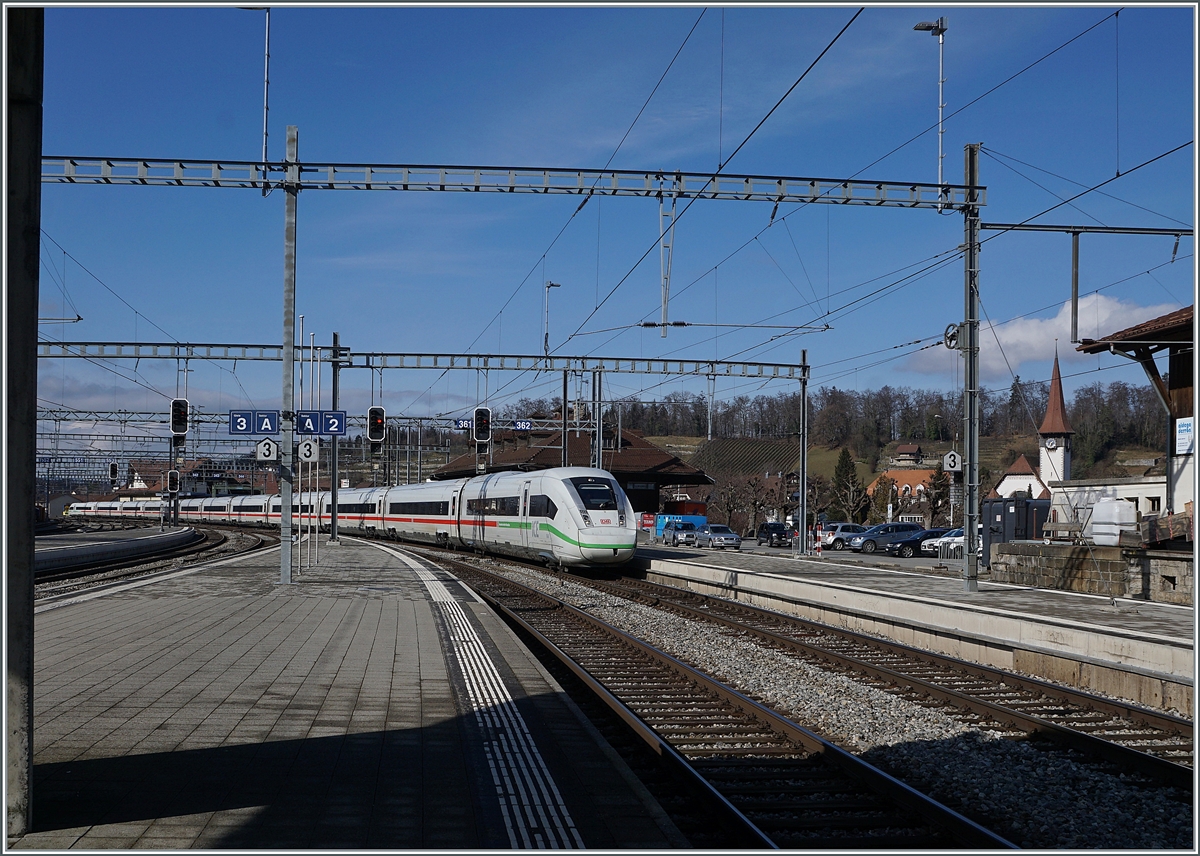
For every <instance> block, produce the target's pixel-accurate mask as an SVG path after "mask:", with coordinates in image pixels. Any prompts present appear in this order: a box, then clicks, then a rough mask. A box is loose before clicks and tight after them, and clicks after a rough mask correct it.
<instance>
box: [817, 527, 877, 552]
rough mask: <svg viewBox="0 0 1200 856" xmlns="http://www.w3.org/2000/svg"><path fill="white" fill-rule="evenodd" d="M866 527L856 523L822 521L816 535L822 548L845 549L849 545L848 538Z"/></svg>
mask: <svg viewBox="0 0 1200 856" xmlns="http://www.w3.org/2000/svg"><path fill="white" fill-rule="evenodd" d="M866 531H867V527H865V526H859V525H858V524H857V523H823V524H821V532H820V534H819V535H818V537H819V538H820V539H821V549H822V550H845V549H846V547H848V546H849V545H850V538H851V537H852V536H854V535H858V534H860V533H862V532H866Z"/></svg>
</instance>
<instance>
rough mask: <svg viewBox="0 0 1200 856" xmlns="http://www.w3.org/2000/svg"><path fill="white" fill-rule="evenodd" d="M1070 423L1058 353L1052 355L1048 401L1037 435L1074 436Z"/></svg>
mask: <svg viewBox="0 0 1200 856" xmlns="http://www.w3.org/2000/svg"><path fill="white" fill-rule="evenodd" d="M1074 433H1075V432H1074V431H1072V430H1071V423H1070V422H1069V421H1068V420H1067V405H1066V402H1064V401H1063V391H1062V376H1061V375H1059V373H1058V353H1057V351H1056V352H1055V354H1054V373H1053V374H1052V375H1051V376H1050V400H1049V401H1048V402H1046V418H1045V419H1043V420H1042V427H1041V428H1039V429H1038V434H1039V435H1040V436H1042V437H1046V436H1049V435H1058V436H1066V435H1068V434H1074Z"/></svg>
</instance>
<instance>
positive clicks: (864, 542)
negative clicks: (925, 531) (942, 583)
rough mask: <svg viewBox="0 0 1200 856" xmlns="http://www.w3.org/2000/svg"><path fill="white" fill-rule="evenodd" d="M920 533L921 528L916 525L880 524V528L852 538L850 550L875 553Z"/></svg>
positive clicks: (872, 528) (874, 527)
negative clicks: (881, 548) (894, 542)
mask: <svg viewBox="0 0 1200 856" xmlns="http://www.w3.org/2000/svg"><path fill="white" fill-rule="evenodd" d="M920 531H921V527H920V526H918V525H917V524H916V523H880V524H879V525H878V526H872V527H871V528H870V529H868V530H867V531H866V532H863V533H861V534H859V535H855V536H854V537H852V538H851V539H850V549H851V550H854V551H855V552H863V553H874V552H875V551H876V550H878V549H879V548H880V547H885V546H887V545H888V544H890V543H892V542H893V541H900V540H902V539H904V538H907V537H908V536H909V535H912V534H914V533H916V532H920Z"/></svg>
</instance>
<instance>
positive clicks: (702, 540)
mask: <svg viewBox="0 0 1200 856" xmlns="http://www.w3.org/2000/svg"><path fill="white" fill-rule="evenodd" d="M696 546H697V547H712V548H714V549H717V548H720V549H722V550H724V549H725V548H726V547H732V548H733V549H735V550H740V549H742V539H741V537H740V536H739V535H738V534H737V533H736V532H734V531H733V530H732V529H730V528H729V527H728V526H725V525H722V524H720V523H705V524H704V525H703V526H701V527H700V528H699V529H697V530H696Z"/></svg>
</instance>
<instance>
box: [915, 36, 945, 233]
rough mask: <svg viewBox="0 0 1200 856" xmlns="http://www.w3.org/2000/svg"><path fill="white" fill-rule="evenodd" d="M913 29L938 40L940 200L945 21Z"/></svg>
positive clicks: (940, 183)
mask: <svg viewBox="0 0 1200 856" xmlns="http://www.w3.org/2000/svg"><path fill="white" fill-rule="evenodd" d="M913 29H914V30H922V31H925V32H928V33H931V34H932V35H935V36H937V40H938V188H939V190H938V196H939V198H941V197H943V196H944V195H945V191H943V190H941V189H940V188H941V187H942V184H943V182H942V159H943V158H944V157H945V154H944V153H943V152H942V133H943V131H944V130H945V129H944V128H943V126H942V111H943V110H944V109H945V108H946V99H945V98H943V97H942V86H943V85H944V84H945V82H946V75H945V73H944V71H943V69H944V66H943V64H942V53H943V51H942V46H943V45H944V44H945V39H944V36H945V33H946V19H945V18H938V19H937V20H936V21H922V22H921V23H919V24H917V25H916V26H915V27H913ZM941 210H942V209H941V208H940V207H939V208H938V212H939V213H940V212H941Z"/></svg>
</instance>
